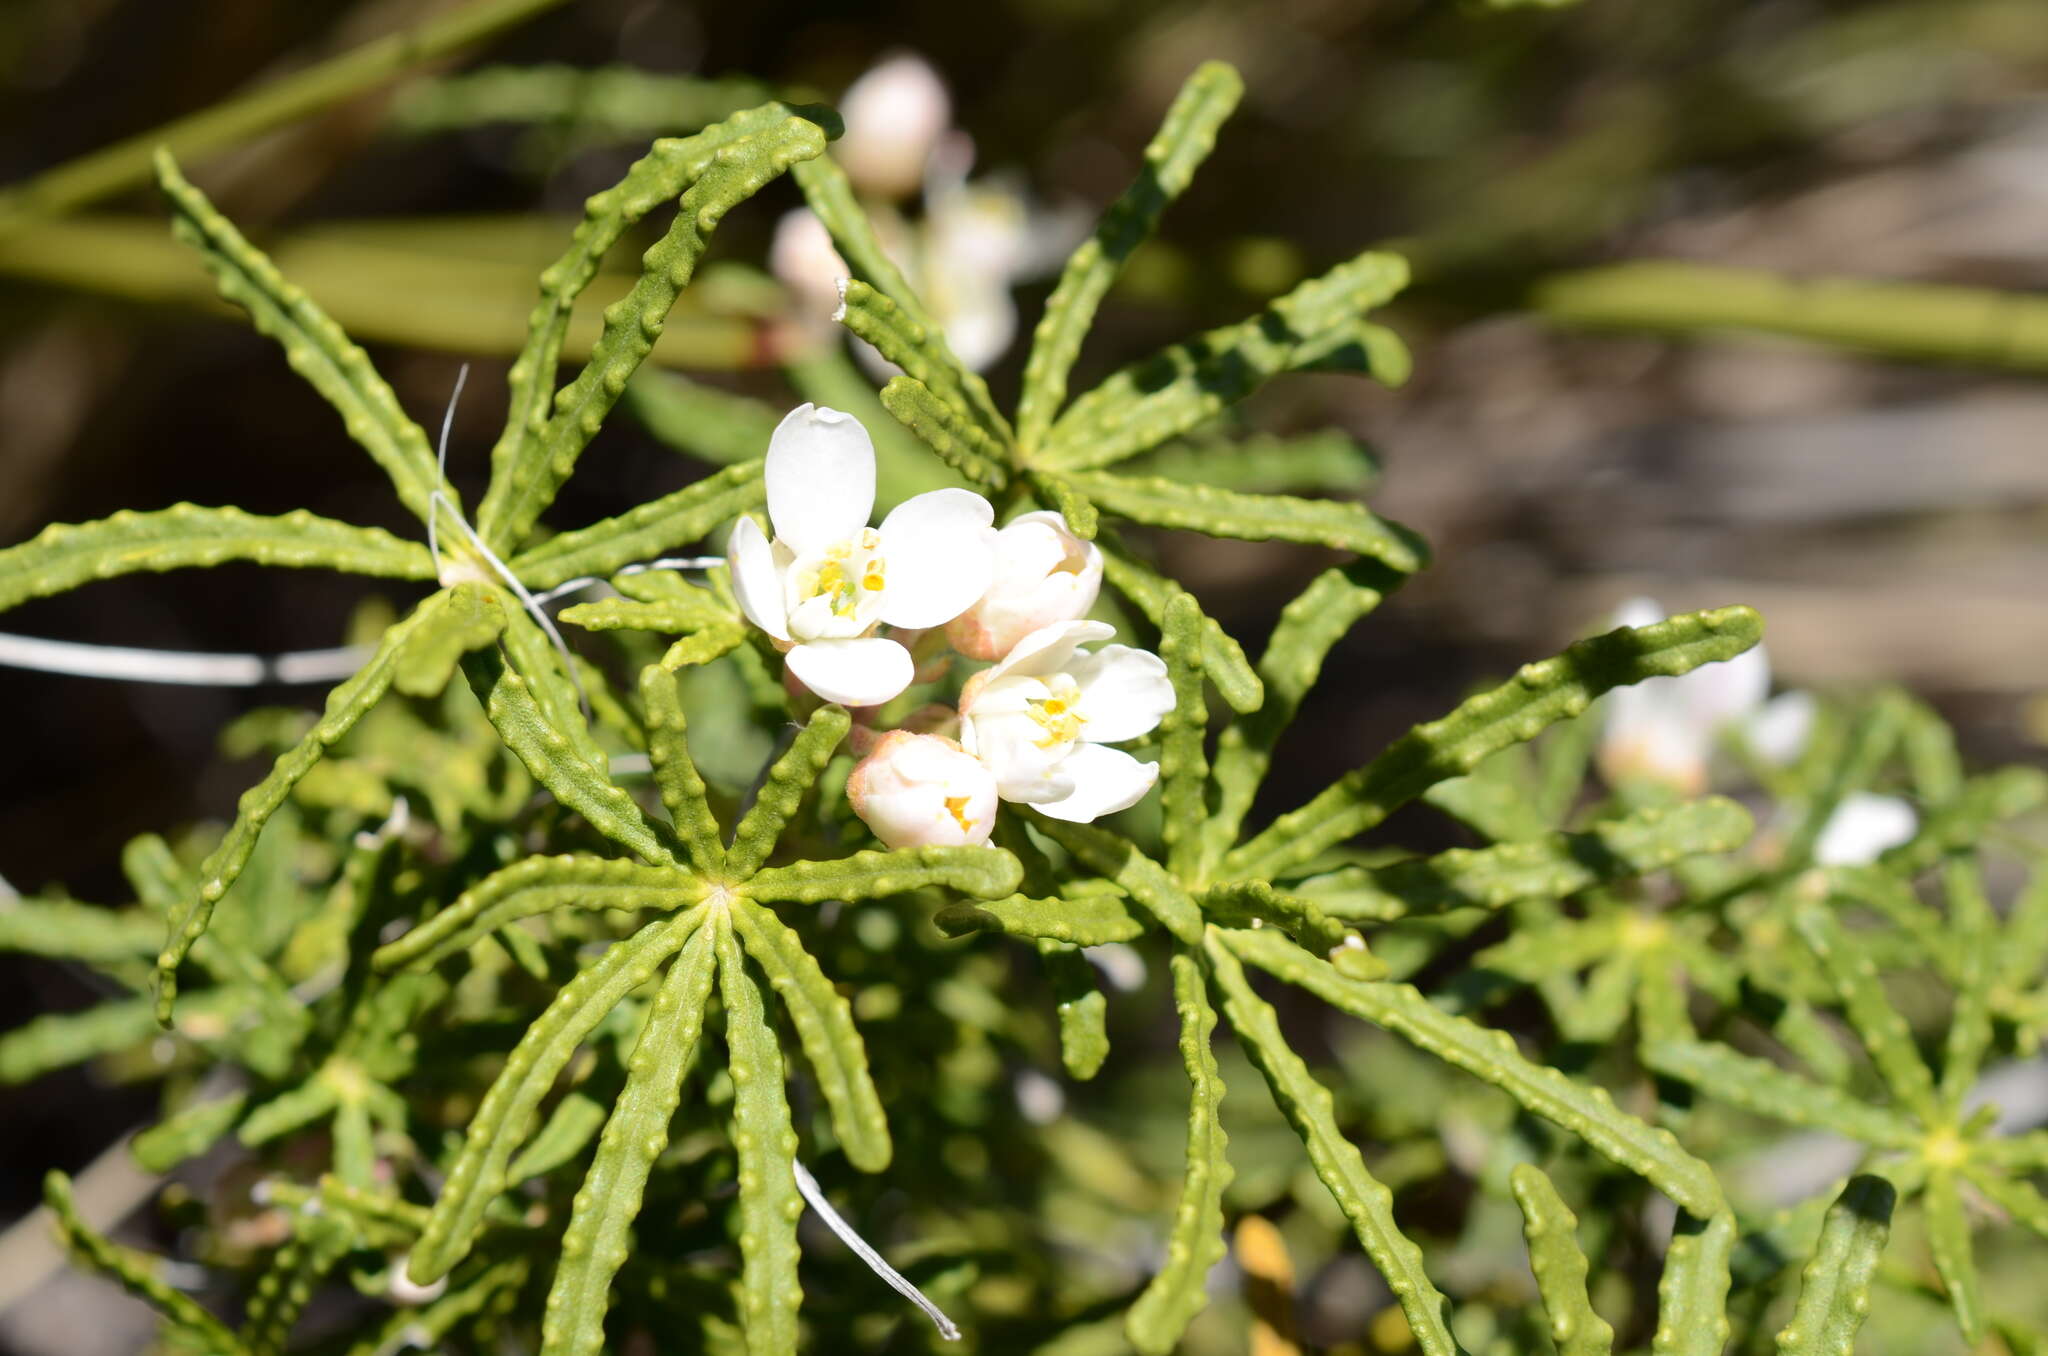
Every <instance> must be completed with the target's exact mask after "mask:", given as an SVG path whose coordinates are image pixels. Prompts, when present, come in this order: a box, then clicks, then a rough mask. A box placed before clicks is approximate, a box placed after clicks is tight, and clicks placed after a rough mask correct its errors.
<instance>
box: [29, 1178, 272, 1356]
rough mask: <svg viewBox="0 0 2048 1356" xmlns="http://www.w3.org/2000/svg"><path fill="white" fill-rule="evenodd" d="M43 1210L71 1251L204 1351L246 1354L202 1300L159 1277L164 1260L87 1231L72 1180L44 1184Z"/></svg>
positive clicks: (44, 1182)
mask: <svg viewBox="0 0 2048 1356" xmlns="http://www.w3.org/2000/svg"><path fill="white" fill-rule="evenodd" d="M43 1204H44V1205H46V1206H48V1207H49V1211H50V1214H51V1216H52V1218H53V1219H54V1220H55V1222H56V1225H57V1234H58V1237H59V1238H61V1239H62V1240H63V1243H64V1247H65V1249H66V1251H68V1252H70V1253H71V1254H72V1255H73V1256H74V1257H76V1258H77V1259H78V1260H79V1261H80V1262H82V1263H84V1264H85V1265H86V1266H88V1267H91V1268H92V1269H93V1270H94V1271H97V1272H99V1273H100V1274H101V1275H102V1276H105V1277H107V1278H108V1279H109V1280H111V1281H113V1282H114V1283H115V1284H116V1285H119V1286H120V1287H121V1288H122V1289H123V1290H126V1291H127V1292H128V1293H129V1294H131V1295H133V1296H135V1297H136V1298H137V1299H139V1300H141V1301H142V1302H143V1303H144V1304H147V1305H148V1306H149V1307H150V1308H152V1309H155V1310H156V1311H157V1312H158V1313H160V1314H162V1315H163V1316H164V1318H165V1319H167V1320H168V1321H169V1322H170V1324H171V1325H172V1327H174V1328H176V1329H177V1330H178V1331H179V1332H180V1333H181V1334H182V1335H184V1336H185V1337H187V1338H189V1339H191V1340H192V1341H193V1342H194V1343H195V1344H196V1345H197V1346H198V1348H199V1349H200V1350H202V1351H207V1352H219V1353H223V1356H233V1353H237V1352H240V1351H242V1350H243V1347H242V1344H241V1343H240V1342H238V1341H236V1340H235V1335H234V1334H233V1333H231V1332H229V1331H228V1330H227V1327H226V1326H225V1325H224V1324H222V1323H221V1321H220V1320H219V1319H217V1318H215V1317H214V1316H213V1315H212V1314H210V1313H208V1312H206V1310H205V1309H204V1308H202V1307H201V1306H200V1304H199V1301H198V1300H195V1299H193V1298H192V1297H191V1296H190V1295H187V1294H185V1293H184V1292H183V1291H181V1290H177V1289H174V1288H173V1287H172V1286H171V1284H170V1282H168V1281H166V1280H165V1279H164V1278H163V1277H162V1275H161V1274H159V1273H160V1270H161V1267H162V1262H161V1260H160V1259H158V1258H155V1257H151V1256H150V1255H149V1254H147V1253H143V1252H137V1251H136V1250H135V1249H133V1248H124V1247H121V1246H120V1245H119V1244H117V1243H114V1242H111V1241H110V1240H108V1239H107V1238H105V1237H103V1236H102V1235H100V1234H99V1233H98V1232H96V1231H95V1230H94V1229H93V1228H92V1227H91V1226H90V1225H88V1224H87V1223H86V1222H85V1219H84V1217H83V1216H82V1215H80V1214H79V1213H78V1203H77V1202H76V1201H75V1200H74V1199H73V1198H72V1194H71V1179H70V1178H69V1177H66V1176H65V1175H64V1174H63V1173H61V1172H57V1171H54V1170H53V1171H51V1172H50V1173H49V1174H47V1175H46V1176H45V1177H44V1178H43Z"/></svg>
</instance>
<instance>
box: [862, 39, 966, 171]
mask: <svg viewBox="0 0 2048 1356" xmlns="http://www.w3.org/2000/svg"><path fill="white" fill-rule="evenodd" d="M839 116H840V118H841V120H842V121H843V122H844V123H845V124H846V135H844V136H842V137H841V138H839V140H838V142H837V143H836V144H835V145H834V146H833V147H832V158H833V159H834V160H837V161H838V162H839V163H840V165H841V166H842V167H843V168H844V169H845V170H846V177H847V178H849V179H851V180H853V182H854V186H855V187H857V188H859V189H860V190H861V191H862V192H863V193H871V194H874V195H875V196H877V197H882V198H907V197H909V196H910V195H911V194H913V193H915V192H917V190H918V187H919V185H921V184H922V183H923V182H924V171H925V162H926V161H927V160H928V159H930V158H931V153H932V148H933V147H934V146H936V145H937V144H938V141H939V138H940V137H942V136H944V135H945V134H946V129H947V128H948V127H949V126H950V125H951V124H952V121H953V101H952V99H951V98H950V97H948V95H947V93H946V84H945V81H943V80H941V79H939V73H938V72H937V71H935V70H933V69H932V67H931V63H930V62H928V61H926V60H925V59H924V58H923V57H921V56H917V55H915V54H914V53H910V52H904V53H899V54H898V55H896V56H892V57H890V58H888V59H887V60H885V61H882V62H879V63H878V64H876V65H875V66H873V67H871V68H869V70H868V71H867V73H866V74H864V75H862V76H861V77H860V79H858V80H856V81H854V82H853V83H852V84H851V85H848V86H847V87H846V93H845V94H843V95H841V96H840V98H839Z"/></svg>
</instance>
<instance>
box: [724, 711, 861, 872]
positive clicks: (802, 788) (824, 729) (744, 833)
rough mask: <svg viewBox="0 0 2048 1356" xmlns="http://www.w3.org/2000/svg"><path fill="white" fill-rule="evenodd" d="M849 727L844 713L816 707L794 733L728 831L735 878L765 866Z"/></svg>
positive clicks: (728, 854) (729, 861)
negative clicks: (809, 717) (752, 798)
mask: <svg viewBox="0 0 2048 1356" xmlns="http://www.w3.org/2000/svg"><path fill="white" fill-rule="evenodd" d="M852 725H853V720H852V718H851V717H850V716H848V715H847V714H846V708H844V707H841V706H821V707H819V708H818V710H817V712H816V713H815V714H814V715H812V717H811V719H810V722H809V723H808V724H806V725H805V726H804V728H803V729H802V730H801V731H799V732H798V733H797V737H796V739H795V740H794V741H793V742H792V743H791V744H790V746H789V752H787V753H785V754H783V755H782V756H781V757H780V758H778V759H776V760H775V765H774V766H773V767H771V768H769V769H768V777H767V780H766V781H764V782H763V783H762V784H761V790H760V793H759V794H758V795H756V796H755V797H754V803H753V805H752V806H751V807H750V808H749V809H748V810H747V813H746V814H745V815H744V816H742V817H741V819H740V824H739V827H738V828H737V829H735V830H733V835H732V847H731V848H730V849H728V850H727V852H726V854H725V860H726V866H727V869H728V870H730V871H731V872H732V874H733V875H734V876H735V877H736V878H738V879H742V880H744V879H745V878H746V877H748V876H751V875H753V874H754V873H755V872H756V871H758V870H760V869H761V867H762V866H763V864H765V863H766V862H767V860H768V857H769V854H770V853H772V852H774V851H775V843H776V840H777V839H778V838H780V837H781V836H782V831H783V829H784V828H786V827H787V826H788V824H789V821H790V819H791V818H792V817H793V816H794V815H795V814H796V812H797V807H799V806H800V805H802V804H803V800H804V793H805V792H807V791H809V790H810V789H811V787H812V786H813V785H815V784H816V782H817V780H818V776H819V774H820V773H822V772H824V770H825V764H827V763H829V762H831V761H832V755H833V754H834V753H835V752H837V751H838V749H839V743H840V741H841V740H843V739H845V738H846V732H847V730H848V729H850V728H852ZM756 897H757V898H762V897H764V896H756Z"/></svg>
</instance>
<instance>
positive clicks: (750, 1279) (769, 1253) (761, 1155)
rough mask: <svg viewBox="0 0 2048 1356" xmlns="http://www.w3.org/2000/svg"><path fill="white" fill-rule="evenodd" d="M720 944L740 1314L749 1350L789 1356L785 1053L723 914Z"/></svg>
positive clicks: (792, 1152)
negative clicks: (736, 1190)
mask: <svg viewBox="0 0 2048 1356" xmlns="http://www.w3.org/2000/svg"><path fill="white" fill-rule="evenodd" d="M711 926H712V929H713V936H714V938H715V939H716V942H717V946H718V990H719V993H720V994H722V995H723V996H724V999H725V1040H726V1044H727V1046H728V1047H729V1048H730V1050H731V1056H732V1063H731V1070H732V1084H733V1101H732V1144H733V1151H734V1153H736V1154H737V1155H738V1157H739V1183H740V1218H739V1244H740V1312H741V1314H742V1315H743V1316H744V1318H745V1320H746V1330H747V1350H748V1351H749V1352H752V1353H754V1354H755V1356H787V1353H789V1352H793V1351H795V1350H796V1349H797V1318H796V1313H797V1306H798V1304H799V1303H801V1302H802V1299H803V1288H802V1287H801V1286H800V1285H799V1284H798V1282H797V1272H796V1264H797V1239H796V1222H797V1220H798V1218H799V1217H801V1216H802V1214H803V1211H804V1203H803V1197H802V1196H800V1195H799V1194H798V1193H797V1188H796V1169H795V1167H794V1163H795V1160H796V1148H797V1144H796V1131H795V1130H794V1129H793V1128H792V1127H791V1125H790V1119H789V1102H788V1100H787V1099H786V1098H785V1097H784V1095H783V1089H782V1051H781V1049H780V1048H778V1047H777V1045H776V1042H775V1033H774V1031H773V1030H771V1029H770V1028H769V1026H768V1018H767V1013H766V1010H765V1009H764V1007H763V1006H762V1002H761V990H760V988H759V986H757V985H756V984H755V983H754V980H753V977H752V976H751V975H749V974H748V973H747V969H746V960H745V958H744V957H743V956H742V955H741V953H740V948H739V943H738V942H737V941H736V940H735V939H734V937H733V929H732V923H731V921H730V919H729V918H728V916H727V915H726V913H725V912H724V911H722V910H721V911H720V912H719V914H718V915H717V917H715V918H714V919H713V920H712V923H711Z"/></svg>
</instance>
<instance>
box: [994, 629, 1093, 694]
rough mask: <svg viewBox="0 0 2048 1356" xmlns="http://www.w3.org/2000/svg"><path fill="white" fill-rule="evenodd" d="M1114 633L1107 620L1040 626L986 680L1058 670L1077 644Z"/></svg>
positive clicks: (1087, 643) (1089, 642)
mask: <svg viewBox="0 0 2048 1356" xmlns="http://www.w3.org/2000/svg"><path fill="white" fill-rule="evenodd" d="M1115 634H1116V628H1115V627H1114V626H1111V625H1110V624H1109V623H1108V622H1094V621H1071V622H1054V623H1053V624H1052V625H1051V626H1041V627H1039V628H1038V629H1037V630H1036V631H1033V632H1032V633H1031V634H1030V635H1028V636H1026V637H1024V639H1022V640H1020V641H1018V642H1017V644H1016V647H1015V648H1014V649H1012V650H1011V651H1010V652H1009V653H1008V654H1007V655H1004V656H1003V658H1002V661H1001V662H1000V663H998V664H997V665H996V666H995V667H994V668H992V669H990V670H988V678H987V681H988V682H991V683H993V682H994V681H995V680H996V679H998V678H1003V677H1008V676H1010V675H1012V674H1015V675H1019V676H1023V675H1027V674H1028V675H1033V676H1035V675H1038V674H1046V673H1058V672H1059V671H1060V670H1061V669H1063V668H1066V667H1068V661H1069V660H1071V659H1072V658H1073V657H1074V650H1075V648H1076V647H1078V646H1082V645H1090V644H1093V643H1094V642H1096V641H1098V640H1108V639H1109V638H1110V637H1111V636H1113V635H1115Z"/></svg>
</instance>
